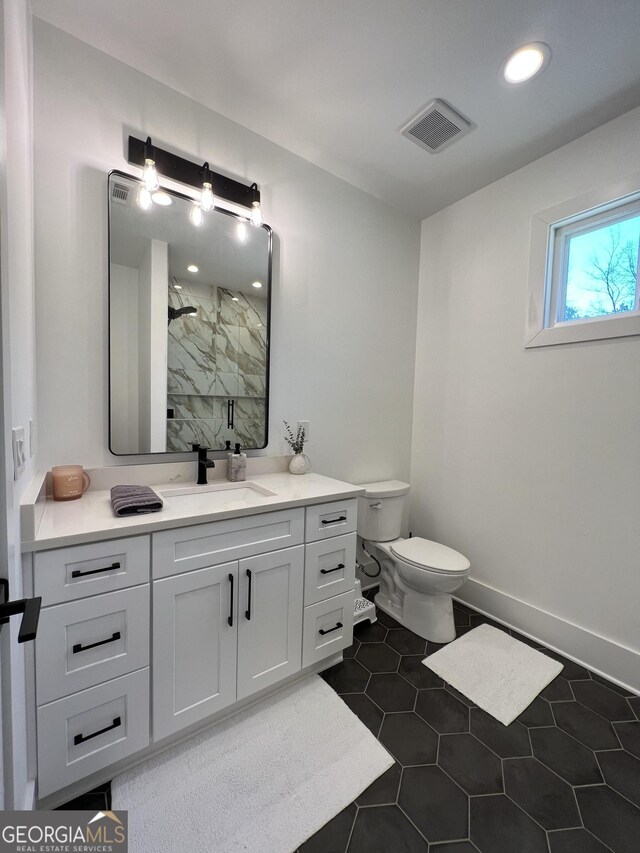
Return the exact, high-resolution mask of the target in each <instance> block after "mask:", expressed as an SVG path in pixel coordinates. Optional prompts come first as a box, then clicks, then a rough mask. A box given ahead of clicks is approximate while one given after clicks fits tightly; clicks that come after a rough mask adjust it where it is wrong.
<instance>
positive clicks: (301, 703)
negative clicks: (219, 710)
mask: <svg viewBox="0 0 640 853" xmlns="http://www.w3.org/2000/svg"><path fill="white" fill-rule="evenodd" d="M392 764H393V759H392V758H391V756H390V755H389V753H388V752H387V751H386V750H385V749H384V747H383V746H382V745H381V744H380V743H378V741H377V740H376V739H375V738H374V736H373V735H372V734H371V732H370V731H369V730H368V729H367V728H366V727H365V726H364V725H363V724H362V723H361V722H360V720H359V719H358V718H357V717H356V716H355V714H353V713H352V712H351V710H350V709H349V708H348V707H347V706H346V705H345V703H344V702H343V701H342V699H340V697H339V696H338V695H337V694H336V693H335V692H334V691H333V690H332V689H331V687H329V685H328V684H326V682H324V681H323V680H322V679H321V678H319V677H318V676H317V675H314V676H311V678H308V679H305V680H304V681H302V682H299V683H298V684H295V685H292V686H291V687H288V688H285V689H284V690H282V691H280V692H279V693H277V694H276V695H274V696H271V697H269V698H267V699H264V700H263V701H261V702H259V703H258V704H256V705H253V706H252V707H251V708H248V709H247V710H246V711H241V712H240V713H239V714H236V715H235V716H234V717H233V718H230V719H228V720H224V721H223V722H221V723H219V724H218V725H216V726H214V727H213V728H211V729H209V730H207V731H206V732H204V733H202V734H199V735H196V736H194V737H192V738H190V739H189V740H188V741H186V742H185V743H181V744H179V745H178V746H176V747H173V748H172V749H170V750H168V751H167V752H165V753H163V754H162V755H158V756H156V757H154V758H151V759H149V761H146V762H145V763H144V764H141V765H139V766H138V767H134V768H133V769H132V770H129V771H127V772H125V773H122V774H121V775H120V776H117V777H116V778H115V779H114V780H113V782H112V786H111V790H112V796H113V808H114V809H128V810H129V853H149V851H154V853H184V851H186V850H194V851H195V850H211V851H214V850H215V851H216V853H223V851H224V853H231V851H233V853H235V851H244V853H253V851H255V853H286V851H291V850H296V849H297V848H298V846H299V845H300V844H302V842H303V841H305V840H306V839H307V838H309V837H310V836H311V835H313V834H314V832H317V830H318V829H320V827H322V826H324V824H325V823H327V821H329V820H331V818H332V817H335V815H337V814H338V812H340V811H342V809H343V808H345V807H346V806H347V805H348V804H349V803H350V802H352V801H353V800H355V798H356V797H357V796H358V795H359V794H361V793H362V791H364V790H365V788H367V787H368V786H369V785H370V784H371V783H372V782H373V781H374V780H375V779H377V778H378V776H380V775H381V774H382V773H384V771H385V770H387V769H388V768H389V767H391V765H392Z"/></svg>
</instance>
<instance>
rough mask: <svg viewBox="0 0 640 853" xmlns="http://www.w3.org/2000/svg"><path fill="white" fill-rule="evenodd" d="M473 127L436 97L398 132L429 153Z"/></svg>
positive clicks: (434, 151)
mask: <svg viewBox="0 0 640 853" xmlns="http://www.w3.org/2000/svg"><path fill="white" fill-rule="evenodd" d="M474 127H475V125H474V124H473V123H472V122H470V121H468V119H466V118H464V117H463V116H461V115H460V113H458V112H456V110H454V109H452V108H451V107H450V106H449V105H448V104H445V102H444V101H441V100H440V99H439V98H436V99H435V100H433V101H431V103H430V104H428V105H427V106H426V107H425V108H424V109H422V110H420V112H419V113H418V114H417V115H416V116H414V117H413V118H412V119H411V120H410V121H408V122H407V123H406V124H405V125H404V127H402V128H401V129H400V133H401V134H402V135H403V136H406V138H407V139H410V140H411V141H412V142H415V143H416V145H419V146H420V147H421V148H424V150H425V151H428V152H429V153H430V154H438V153H439V152H440V151H443V150H444V149H445V148H447V147H448V146H449V145H452V144H453V143H454V142H456V141H457V140H458V139H460V138H461V137H462V136H466V134H467V133H470V132H471V131H472V130H473V128H474Z"/></svg>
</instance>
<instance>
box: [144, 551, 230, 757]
mask: <svg viewBox="0 0 640 853" xmlns="http://www.w3.org/2000/svg"><path fill="white" fill-rule="evenodd" d="M237 581H238V563H237V562H233V563H225V564H223V565H221V566H213V567H211V568H208V569H200V570H198V571H195V572H187V573H185V574H182V575H177V576H176V577H172V578H165V579H163V580H159V581H154V583H153V667H154V668H153V738H154V740H155V741H158V740H161V739H162V738H164V737H167V735H170V734H173V733H174V732H177V731H180V729H183V728H185V727H186V726H190V725H192V724H193V723H197V722H198V721H200V720H203V719H205V718H206V717H208V716H210V715H211V714H214V713H216V711H219V710H220V709H221V708H224V707H226V706H227V705H231V704H232V703H233V702H235V701H236V653H237V639H238V618H237V615H238V583H237Z"/></svg>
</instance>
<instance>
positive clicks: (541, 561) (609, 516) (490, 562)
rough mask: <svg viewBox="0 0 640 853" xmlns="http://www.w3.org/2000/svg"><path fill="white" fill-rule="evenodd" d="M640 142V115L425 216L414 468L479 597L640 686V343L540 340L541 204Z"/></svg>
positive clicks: (599, 173)
mask: <svg viewBox="0 0 640 853" xmlns="http://www.w3.org/2000/svg"><path fill="white" fill-rule="evenodd" d="M639 138H640V109H639V110H634V111H633V112H630V113H627V114H626V115H624V116H622V117H621V118H619V119H617V120H615V121H613V122H611V123H610V124H607V125H604V126H603V127H601V128H599V129H597V130H595V131H593V132H592V133H590V134H588V135H586V136H584V137H582V138H581V139H578V140H577V141H575V142H572V143H570V144H569V145H567V146H565V147H563V148H561V149H558V150H557V151H555V152H553V153H551V154H549V155H548V156H546V157H543V158H542V159H540V160H538V161H536V162H534V163H532V164H530V165H529V166H527V167H525V168H523V169H521V170H520V171H518V172H515V173H514V174H512V175H509V176H507V177H506V178H504V179H502V180H500V181H498V182H497V183H495V184H492V185H491V186H488V187H486V188H485V189H483V190H480V191H479V192H477V193H475V194H474V195H472V196H469V197H468V198H466V199H463V200H462V201H460V202H458V203H457V204H455V205H453V206H451V207H449V208H447V209H446V210H443V211H441V212H440V213H438V214H436V215H435V216H432V217H431V218H429V219H427V220H425V221H424V222H423V224H422V244H421V264H420V294H419V306H418V334H417V345H416V377H415V403H414V429H413V455H412V470H411V482H412V529H413V532H414V534H415V535H423V536H428V537H431V538H434V539H437V540H439V541H442V542H445V543H447V544H448V545H451V546H452V547H454V548H456V549H459V550H460V551H462V552H463V553H464V554H466V555H467V556H468V557H469V559H470V561H471V577H472V578H473V581H474V582H478V584H474V583H473V582H470V583H469V584H468V585H467V587H465V588H463V589H462V590H461V597H463V598H465V597H466V598H467V600H469V601H470V602H474V603H477V604H481V605H483V606H484V607H485V609H489V610H492V612H493V613H494V615H496V616H501V617H502V618H503V619H506V620H507V621H509V619H511V618H514V619H515V618H517V619H518V620H519V622H520V624H521V625H522V620H524V621H525V622H526V623H527V627H528V630H529V632H530V633H534V634H537V636H539V637H541V638H542V639H546V640H548V641H551V642H554V641H555V644H557V645H560V646H561V647H562V644H564V649H565V651H567V652H570V653H572V654H573V655H574V656H576V657H582V658H583V659H586V658H589V659H588V660H587V663H589V664H590V665H592V666H594V667H596V668H599V669H603V670H605V671H607V672H608V673H609V674H611V675H614V676H616V677H617V678H618V679H619V680H621V681H626V683H630V684H632V685H633V684H635V686H636V688H637V689H640V657H637V656H636V655H633V654H631V653H629V652H628V651H625V650H624V648H620V646H622V647H625V646H626V647H628V648H629V649H631V650H635V652H636V653H637V652H640V619H639V618H638V602H639V601H640V569H639V564H638V559H639V555H640V523H639V521H638V512H639V509H640V441H639V440H638V435H639V429H640V381H639V378H638V365H639V364H640V359H639V356H640V339H639V338H637V337H636V338H622V339H617V340H610V341H598V342H592V343H578V344H571V345H564V346H556V347H545V348H542V349H534V350H525V349H524V347H523V340H524V324H525V307H526V301H527V300H526V288H527V274H528V262H529V233H530V219H531V215H532V214H533V213H535V212H536V211H539V210H542V209H544V208H547V207H550V206H552V205H554V204H556V203H560V202H562V201H565V200H567V199H570V198H573V197H575V196H578V195H581V194H583V193H585V192H587V191H588V190H589V189H590V188H592V187H595V186H598V185H599V184H601V183H603V182H607V181H612V182H615V181H616V180H619V179H620V178H622V177H626V176H627V174H628V170H629V169H635V170H636V171H638V170H639V168H640V167H639V166H638V139H639ZM638 183H639V185H640V174H639V181H638ZM479 585H487V586H488V587H491V588H493V589H494V590H496V591H498V592H493V590H491V589H490V590H486V589H485V588H484V586H483V587H480V586H479ZM499 592H502V593H506V594H507V595H508V596H512V597H513V598H514V599H517V600H518V601H519V602H524V603H525V604H528V605H531V606H532V607H533V608H535V610H531V609H530V608H527V607H525V606H521V605H520V604H519V603H518V601H513V600H511V599H508V598H505V597H504V596H500V595H499V594H498V593H499ZM540 611H546V612H547V613H549V614H552V615H554V616H556V617H559V619H560V620H563V622H564V623H573V625H574V626H577V627H578V628H582V629H585V631H586V632H587V633H586V634H585V633H584V631H583V632H580V631H579V630H574V628H572V627H571V626H570V625H566V624H563V622H557V621H556V622H554V620H549V619H547V618H546V617H544V616H543V614H541V613H540ZM523 627H524V625H523ZM589 635H597V637H602V638H605V639H608V640H611V641H613V644H619V646H616V645H612V644H607V643H604V642H600V641H596V640H594V638H593V637H592V636H589ZM596 639H597V638H596Z"/></svg>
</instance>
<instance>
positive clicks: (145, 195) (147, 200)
mask: <svg viewBox="0 0 640 853" xmlns="http://www.w3.org/2000/svg"><path fill="white" fill-rule="evenodd" d="M152 204H153V202H152V201H151V193H150V192H149V190H148V189H147V188H146V187H140V189H139V190H138V207H141V208H142V209H143V210H149V208H150V207H151V205H152Z"/></svg>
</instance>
